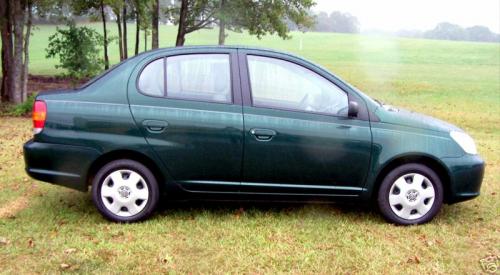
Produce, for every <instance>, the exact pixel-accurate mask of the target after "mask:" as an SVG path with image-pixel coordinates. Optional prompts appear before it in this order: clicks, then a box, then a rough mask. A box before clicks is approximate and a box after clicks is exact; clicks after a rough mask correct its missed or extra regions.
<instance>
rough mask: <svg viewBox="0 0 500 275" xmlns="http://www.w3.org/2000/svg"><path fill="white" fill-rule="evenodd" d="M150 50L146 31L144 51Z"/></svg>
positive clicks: (145, 31)
mask: <svg viewBox="0 0 500 275" xmlns="http://www.w3.org/2000/svg"><path fill="white" fill-rule="evenodd" d="M147 50H148V31H147V30H144V51H147Z"/></svg>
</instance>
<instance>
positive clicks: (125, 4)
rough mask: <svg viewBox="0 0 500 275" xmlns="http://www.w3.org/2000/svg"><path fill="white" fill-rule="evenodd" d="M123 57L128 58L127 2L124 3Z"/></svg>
mask: <svg viewBox="0 0 500 275" xmlns="http://www.w3.org/2000/svg"><path fill="white" fill-rule="evenodd" d="M122 20H123V58H124V59H127V58H128V45H127V41H128V38H127V3H123V16H122Z"/></svg>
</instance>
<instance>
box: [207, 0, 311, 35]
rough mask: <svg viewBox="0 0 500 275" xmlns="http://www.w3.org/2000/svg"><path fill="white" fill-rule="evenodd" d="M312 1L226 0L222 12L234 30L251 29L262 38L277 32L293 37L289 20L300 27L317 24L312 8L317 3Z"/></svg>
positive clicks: (224, 18) (227, 24) (228, 24)
mask: <svg viewBox="0 0 500 275" xmlns="http://www.w3.org/2000/svg"><path fill="white" fill-rule="evenodd" d="M314 4H315V3H314V1H312V0H262V1H245V0H233V1H226V2H225V4H224V5H223V6H222V8H221V10H220V12H219V13H218V14H216V15H217V16H219V17H221V18H222V19H223V20H224V21H225V23H226V26H227V28H228V29H230V30H233V31H241V30H243V29H246V30H248V32H249V33H250V34H251V35H256V36H257V37H258V38H262V36H264V35H266V34H270V35H272V34H277V35H278V36H279V37H281V38H285V39H286V38H290V36H289V32H290V27H289V23H293V24H294V25H295V26H298V27H299V28H307V27H311V26H312V25H313V24H314V21H313V18H312V17H311V16H310V14H309V10H310V8H311V7H312V6H314Z"/></svg>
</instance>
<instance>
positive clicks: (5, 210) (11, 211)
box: [0, 196, 29, 219]
mask: <svg viewBox="0 0 500 275" xmlns="http://www.w3.org/2000/svg"><path fill="white" fill-rule="evenodd" d="M28 200H29V196H22V197H19V198H17V199H15V200H13V201H11V202H9V203H7V204H6V205H4V206H3V207H2V208H0V219H3V218H11V217H14V216H15V215H16V214H17V213H18V212H19V211H21V210H23V209H24V208H26V207H27V206H28Z"/></svg>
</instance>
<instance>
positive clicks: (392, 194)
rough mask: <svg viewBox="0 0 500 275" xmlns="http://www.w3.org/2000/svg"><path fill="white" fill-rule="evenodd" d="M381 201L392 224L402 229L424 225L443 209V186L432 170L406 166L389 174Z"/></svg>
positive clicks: (381, 210)
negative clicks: (403, 226)
mask: <svg viewBox="0 0 500 275" xmlns="http://www.w3.org/2000/svg"><path fill="white" fill-rule="evenodd" d="M377 201H378V206H379V209H380V212H382V215H383V216H384V217H385V218H386V219H387V220H388V221H390V222H392V223H396V224H401V225H410V224H422V223H426V222H428V221H430V220H432V218H434V216H436V214H437V213H438V212H439V210H440V209H441V206H442V204H443V186H442V183H441V180H440V178H439V176H438V175H437V174H436V173H435V172H434V171H433V170H432V169H430V168H429V167H427V166H425V165H422V164H417V163H410V164H404V165H401V166H399V167H396V168H395V169H394V170H392V171H391V172H390V173H389V174H387V176H386V177H385V179H384V181H383V182H382V184H381V186H380V189H379V192H378V200H377Z"/></svg>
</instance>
